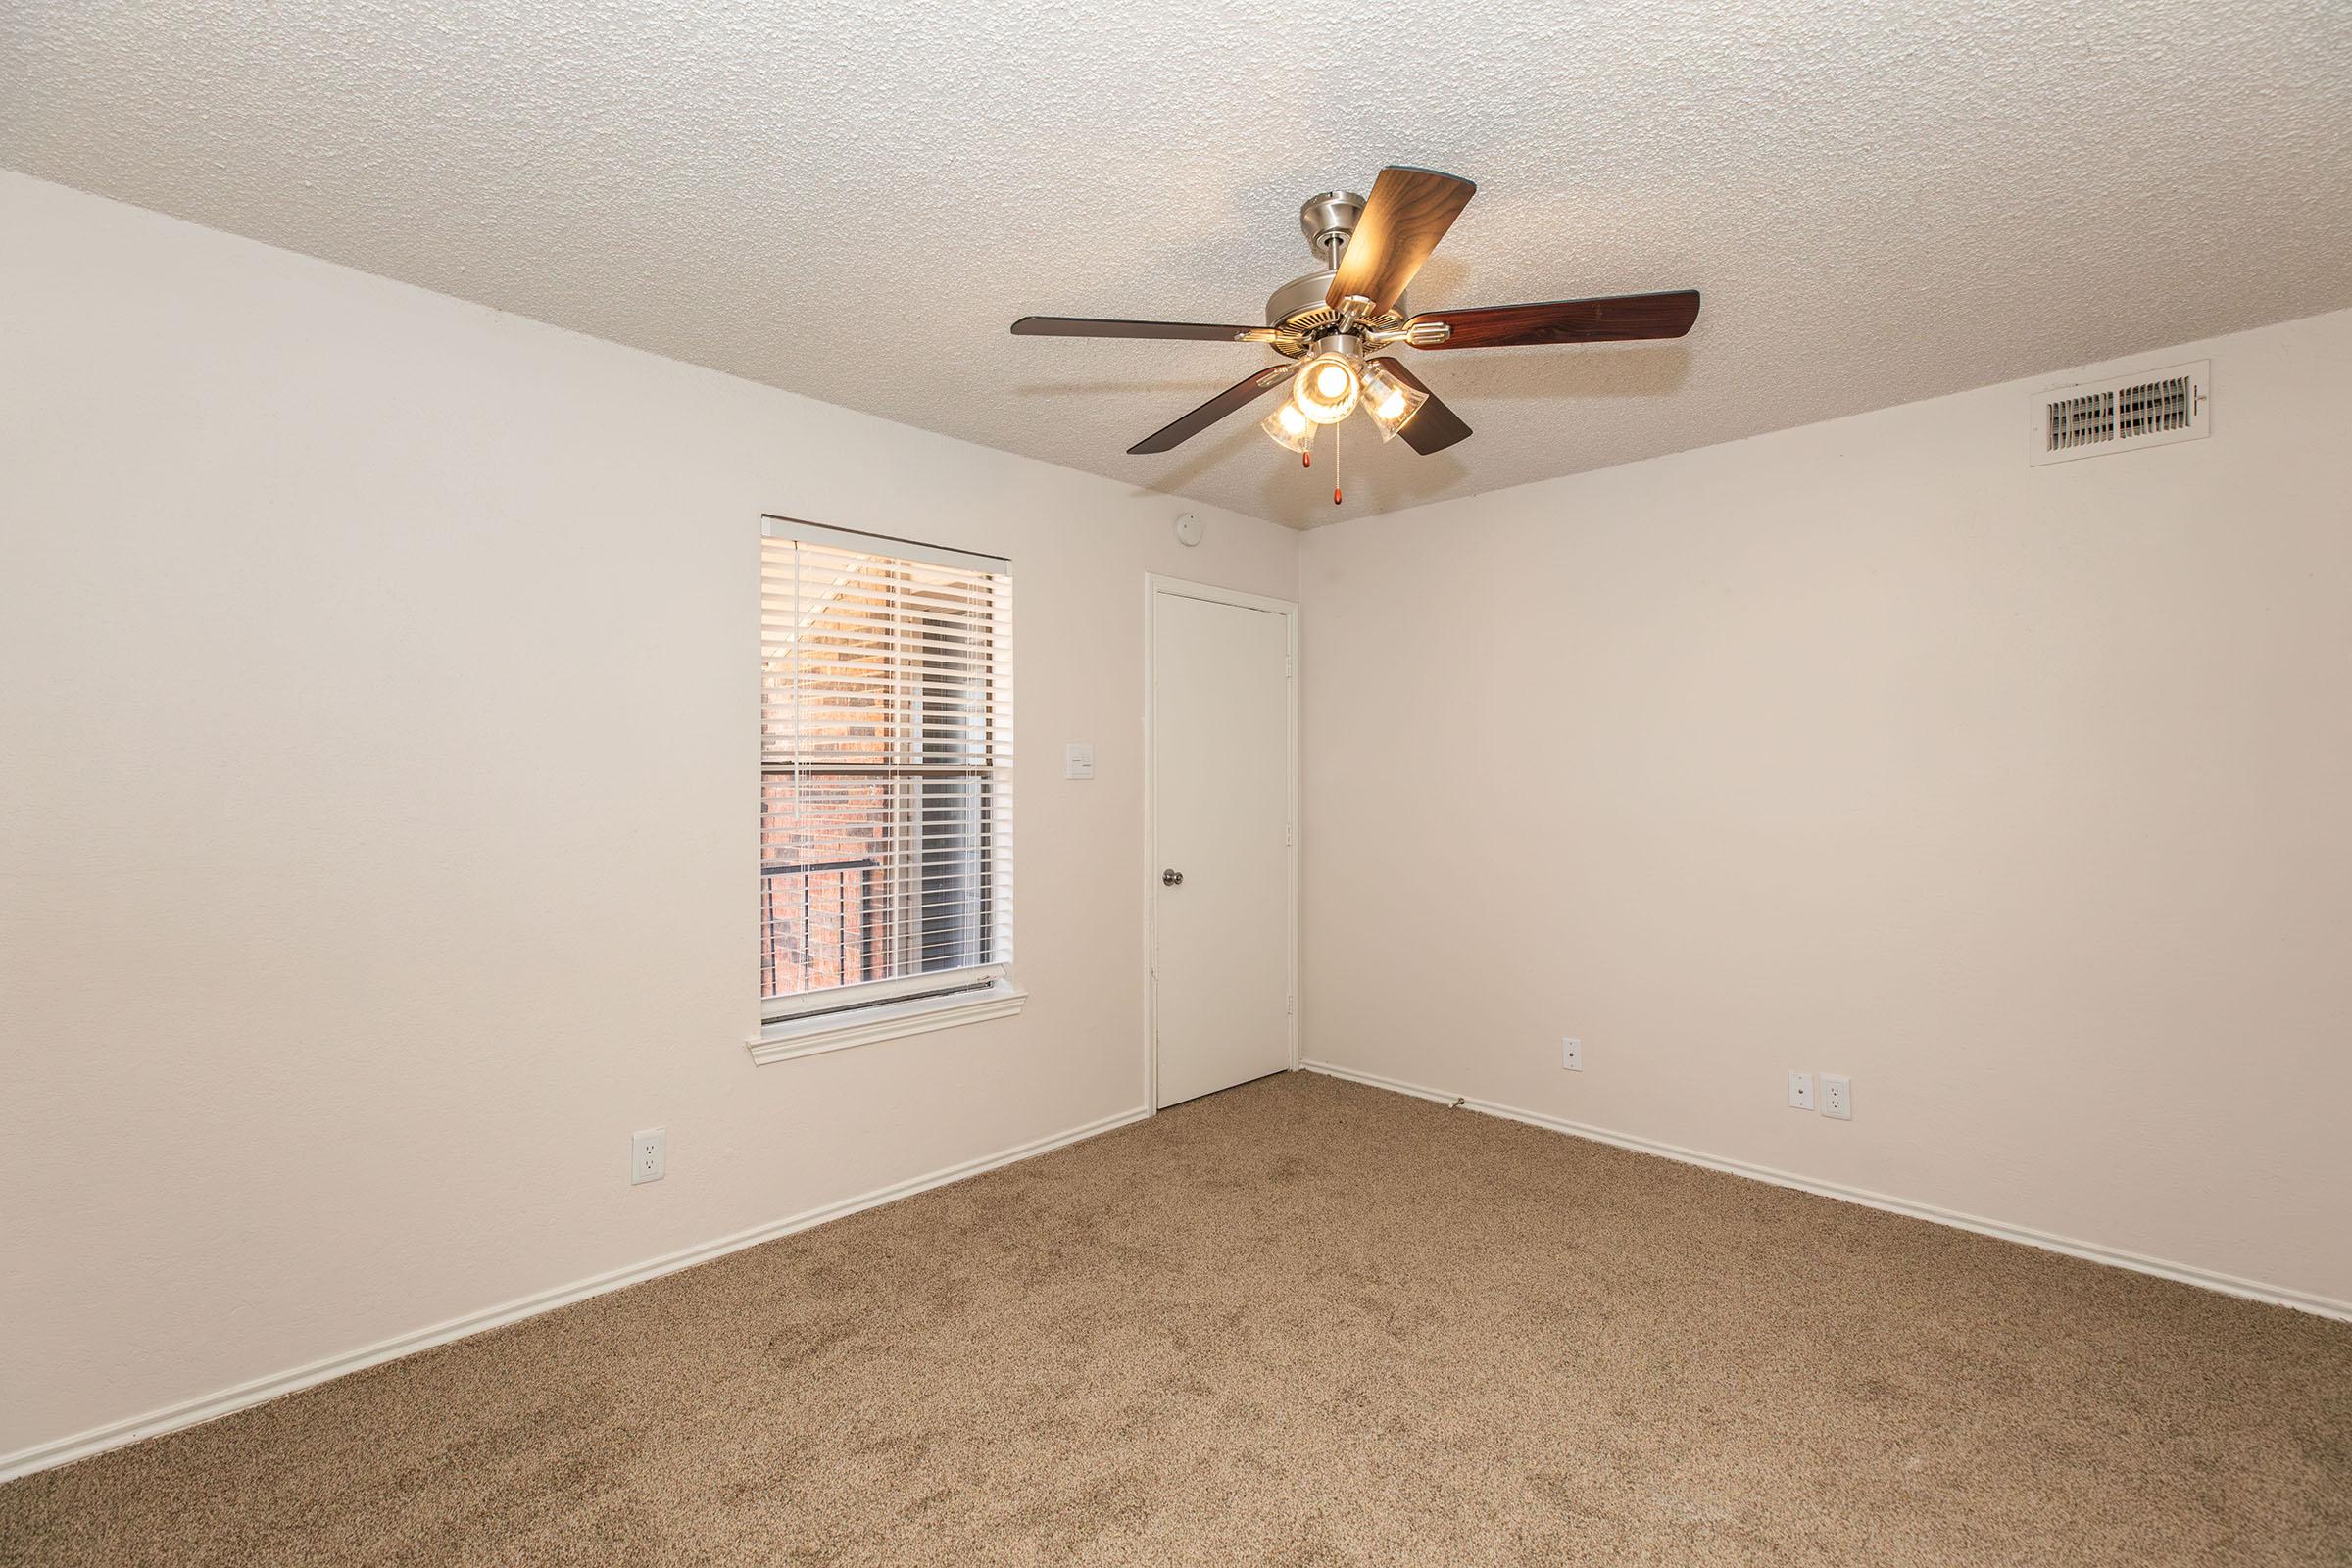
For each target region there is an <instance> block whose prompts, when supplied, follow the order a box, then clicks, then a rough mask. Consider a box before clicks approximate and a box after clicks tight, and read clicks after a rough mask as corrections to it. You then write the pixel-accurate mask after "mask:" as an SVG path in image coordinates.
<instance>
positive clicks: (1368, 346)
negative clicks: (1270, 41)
mask: <svg viewBox="0 0 2352 1568" xmlns="http://www.w3.org/2000/svg"><path fill="white" fill-rule="evenodd" d="M1477 189H1478V187H1477V186H1476V185H1473V184H1472V183H1471V182H1470V181H1468V180H1466V179H1461V178H1458V177H1457V176H1455V175H1452V174H1442V173H1439V172H1436V171H1435V170H1429V169H1413V168H1408V167H1406V166H1403V165H1392V166H1390V167H1389V168H1387V169H1384V170H1382V171H1381V172H1380V177H1379V178H1378V179H1376V180H1374V181H1373V184H1372V194H1371V195H1370V196H1369V197H1365V196H1358V195H1356V194H1355V193H1354V192H1352V191H1325V192H1324V193H1323V194H1322V195H1320V196H1311V197H1309V198H1307V201H1306V203H1305V205H1303V206H1302V207H1300V208H1299V229H1300V231H1301V232H1303V233H1304V234H1305V235H1306V241H1307V247H1308V249H1309V250H1310V251H1311V252H1312V253H1313V255H1314V257H1315V260H1316V261H1317V262H1319V263H1320V264H1322V265H1321V269H1320V270H1317V271H1312V272H1308V273H1306V274H1305V275H1304V276H1302V277H1295V278H1293V279H1291V281H1289V282H1288V283H1285V284H1283V285H1282V287H1280V288H1278V289H1276V290H1275V291H1274V292H1273V294H1272V295H1271V296H1270V297H1269V298H1268V299H1267V300H1266V324H1265V325H1263V326H1215V325H1210V324H1207V323H1204V322H1195V321H1130V320H1115V319H1094V318H1086V317H1066V316H1024V317H1022V318H1021V319H1019V320H1017V321H1015V322H1013V323H1012V330H1013V331H1014V333H1015V334H1017V335H1019V336H1023V337H1130V338H1154V339H1172V340H1187V341H1193V342H1210V343H1217V342H1222V343H1261V344H1264V345H1265V346H1266V347H1267V348H1269V349H1271V350H1273V351H1274V352H1275V353H1276V354H1278V355H1280V356H1282V358H1283V360H1284V362H1285V363H1284V364H1280V365H1275V366H1271V367H1266V368H1260V369H1258V370H1256V371H1255V372H1253V373H1252V374H1250V376H1249V377H1248V378H1247V379H1245V380H1242V381H1238V382H1236V383H1235V384H1234V385H1232V386H1230V387H1228V388H1226V389H1225V390H1224V391H1223V392H1220V393H1218V394H1217V395H1216V396H1215V397H1213V398H1211V399H1209V400H1208V401H1207V402H1206V403H1203V404H1202V405H1201V407H1199V408H1197V409H1195V410H1193V411H1192V412H1191V413H1189V414H1186V415H1185V416H1183V417H1181V418H1179V419H1177V420H1175V421H1174V422H1173V423H1171V424H1168V425H1166V426H1164V427H1162V428H1161V429H1158V430H1155V431H1153V432H1152V434H1150V435H1148V436H1146V437H1144V439H1143V440H1141V441H1138V442H1137V443H1136V444H1135V445H1134V446H1132V447H1129V448H1128V449H1127V450H1128V451H1129V452H1130V453H1132V454H1138V455H1140V454H1145V453H1157V452H1166V451H1169V450H1171V449H1173V448H1174V447H1176V446H1178V445H1180V444H1181V443H1183V442H1185V441H1188V440H1190V439H1191V438H1192V437H1194V436H1196V435H1199V434H1200V433H1201V431H1203V430H1205V429H1207V428H1208V427H1209V426H1210V425H1212V424H1215V423H1216V422H1217V421H1219V420H1220V419H1223V418H1224V417H1226V416H1228V415H1231V414H1235V413H1238V412H1239V411H1240V410H1242V409H1244V408H1246V407H1248V406H1249V405H1250V404H1251V403H1254V402H1256V401H1257V400H1258V399H1259V398H1261V397H1263V396H1264V395H1265V394H1267V393H1268V392H1271V391H1273V390H1274V389H1275V388H1277V387H1282V386H1286V385H1287V386H1288V387H1289V389H1290V395H1289V396H1288V397H1286V398H1285V399H1284V400H1283V402H1282V404H1281V406H1280V407H1278V408H1276V409H1275V411H1274V412H1273V414H1271V415H1269V416H1268V417H1266V418H1265V419H1263V420H1262V421H1260V424H1259V428H1260V429H1262V430H1264V431H1265V432H1266V434H1267V435H1268V436H1269V437H1271V438H1272V439H1273V440H1274V441H1275V443H1276V444H1278V445H1280V446H1282V447H1285V448H1288V449H1289V450H1290V451H1293V452H1296V453H1298V454H1299V457H1300V458H1301V459H1302V460H1304V461H1305V462H1306V463H1308V464H1310V465H1311V464H1312V463H1313V461H1314V458H1313V451H1314V444H1315V433H1316V431H1317V430H1318V429H1320V428H1321V427H1323V426H1324V425H1333V426H1337V425H1338V424H1339V423H1341V422H1342V421H1343V420H1345V419H1346V418H1348V416H1349V415H1351V414H1354V413H1356V412H1357V411H1358V410H1361V411H1362V412H1363V413H1364V414H1365V415H1366V416H1367V417H1370V419H1371V420H1372V422H1373V424H1374V425H1375V426H1377V427H1378V428H1379V430H1380V438H1381V440H1382V442H1383V443H1384V444H1385V443H1387V442H1389V441H1393V440H1395V439H1396V438H1397V436H1400V435H1401V436H1403V437H1404V441H1405V445H1407V446H1409V447H1411V448H1412V449H1413V450H1414V451H1415V452H1418V453H1420V454H1422V455H1423V456H1428V455H1429V454H1431V453H1435V452H1443V451H1444V450H1445V449H1446V448H1447V447H1449V446H1452V445H1453V444H1454V443H1455V442H1457V441H1461V440H1464V439H1466V438H1467V437H1468V436H1469V434H1470V426H1469V425H1468V424H1467V423H1466V422H1465V421H1464V420H1463V419H1462V417H1461V416H1459V415H1457V414H1455V413H1454V412H1453V411H1452V410H1451V409H1449V408H1447V407H1446V404H1445V402H1444V401H1443V400H1442V399H1440V398H1439V397H1438V396H1437V394H1436V393H1434V392H1432V391H1431V390H1430V389H1429V388H1428V387H1427V386H1426V385H1424V384H1423V383H1422V381H1421V379H1420V378H1419V377H1418V376H1416V375H1414V374H1413V373H1412V372H1411V371H1410V370H1408V369H1406V368H1404V367H1403V366H1402V365H1400V364H1399V363H1397V361H1396V360H1395V359H1391V358H1386V357H1383V356H1384V351H1386V350H1389V349H1394V348H1413V349H1423V350H1447V349H1466V348H1482V349H1495V348H1522V347H1530V346H1536V345H1553V344H1572V343H1616V342H1628V341H1632V340H1636V339H1645V338H1672V337H1681V336H1682V335H1683V334H1684V333H1686V332H1688V331H1690V330H1691V322H1692V321H1694V320H1696V319H1698V291H1697V290H1696V289H1678V290H1673V291H1669V292H1666V293H1658V294H1623V295H1615V296H1610V297H1606V298H1600V299H1587V300H1553V301H1548V302H1544V303H1539V304H1531V305H1498V306H1488V307H1483V308H1472V309H1464V310H1458V311H1430V312H1424V313H1422V314H1419V315H1414V314H1412V313H1411V312H1410V311H1409V309H1408V308H1407V306H1406V304H1405V298H1404V291H1405V288H1406V286H1407V285H1408V284H1410V283H1411V282H1412V280H1413V275H1414V274H1415V273H1416V272H1418V271H1420V270H1421V264H1422V263H1423V262H1426V261H1427V260H1429V256H1430V253H1431V252H1432V251H1434V250H1436V249H1437V245H1438V241H1439V240H1441V239H1443V238H1445V237H1446V230H1447V229H1448V228H1450V227H1452V226H1453V221H1454V220H1455V219H1456V218H1458V217H1460V216H1461V212H1462V209H1463V208H1464V207H1465V206H1467V205H1468V204H1469V201H1470V198H1471V196H1472V195H1473V194H1475V193H1476V191H1477ZM1339 499H1340V492H1339V490H1338V488H1337V487H1336V486H1335V487H1334V488H1333V490H1332V500H1333V502H1334V503H1337V502H1338V501H1339Z"/></svg>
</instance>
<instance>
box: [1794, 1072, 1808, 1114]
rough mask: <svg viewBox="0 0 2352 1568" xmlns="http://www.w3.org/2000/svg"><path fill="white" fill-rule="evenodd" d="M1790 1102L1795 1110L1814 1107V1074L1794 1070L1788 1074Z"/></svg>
mask: <svg viewBox="0 0 2352 1568" xmlns="http://www.w3.org/2000/svg"><path fill="white" fill-rule="evenodd" d="M1789 1107H1790V1108H1791V1109H1794V1110H1811V1109H1812V1108H1813V1075H1812V1074H1811V1073H1809V1072H1792V1073H1790V1074H1789Z"/></svg>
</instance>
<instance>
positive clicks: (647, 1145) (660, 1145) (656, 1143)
mask: <svg viewBox="0 0 2352 1568" xmlns="http://www.w3.org/2000/svg"><path fill="white" fill-rule="evenodd" d="M668 1166H669V1132H668V1129H666V1128H662V1127H656V1128H653V1129H651V1130H650V1131H647V1132H642V1133H638V1134H636V1135H635V1136H634V1137H632V1138H630V1140H629V1185H630V1186H632V1187H638V1186H642V1185H644V1184H645V1183H647V1182H658V1181H660V1180H661V1179H662V1175H663V1174H664V1173H665V1172H666V1170H667V1169H668Z"/></svg>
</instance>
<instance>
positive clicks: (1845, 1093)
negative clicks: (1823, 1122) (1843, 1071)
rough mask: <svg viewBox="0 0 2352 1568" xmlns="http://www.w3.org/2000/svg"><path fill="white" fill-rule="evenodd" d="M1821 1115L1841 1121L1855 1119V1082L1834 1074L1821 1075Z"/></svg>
mask: <svg viewBox="0 0 2352 1568" xmlns="http://www.w3.org/2000/svg"><path fill="white" fill-rule="evenodd" d="M1821 1113H1822V1114H1823V1115H1824V1116H1835V1117H1836V1118H1837V1119H1838V1120H1839V1121H1852V1120H1853V1119H1854V1081H1853V1080H1852V1079H1851V1078H1841V1077H1839V1076H1838V1074H1836V1073H1834V1072H1825V1073H1823V1074H1822V1075H1821Z"/></svg>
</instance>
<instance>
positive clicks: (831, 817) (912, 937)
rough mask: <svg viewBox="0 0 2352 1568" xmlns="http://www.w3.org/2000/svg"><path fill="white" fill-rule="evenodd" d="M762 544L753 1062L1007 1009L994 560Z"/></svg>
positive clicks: (1008, 733) (1007, 868)
mask: <svg viewBox="0 0 2352 1568" xmlns="http://www.w3.org/2000/svg"><path fill="white" fill-rule="evenodd" d="M764 527H765V534H764V537H763V538H762V539H761V541H760V627H761V643H762V648H761V660H762V665H763V676H762V682H761V697H760V775H761V776H760V997H761V1008H762V1018H763V1021H764V1022H765V1023H766V1024H767V1028H766V1029H764V1030H763V1031H762V1035H761V1036H760V1038H759V1039H758V1040H756V1041H755V1042H754V1050H755V1054H760V1044H761V1042H763V1041H764V1042H767V1043H771V1044H772V1043H774V1042H776V1041H778V1040H779V1039H782V1040H784V1041H786V1042H787V1046H788V1048H790V1049H788V1050H786V1051H783V1052H779V1053H778V1054H799V1048H800V1047H802V1046H804V1045H809V1043H811V1042H813V1045H812V1046H811V1047H810V1048H812V1049H831V1047H832V1044H833V1041H832V1040H831V1038H830V1035H829V1033H828V1025H829V1024H841V1023H846V1024H848V1025H849V1026H850V1027H851V1029H852V1030H853V1031H855V1032H858V1033H859V1034H860V1035H861V1036H862V1037H864V1038H879V1037H880V1036H881V1035H887V1034H899V1033H909V1032H912V1031H913V1030H914V1029H917V1028H931V1027H938V1026H939V1025H938V1023H937V1022H931V1021H920V1020H925V1019H931V1018H935V1017H938V1016H941V1015H942V1009H941V1007H940V1006H938V1005H922V1002H921V999H933V998H938V997H941V996H943V995H944V994H954V995H953V997H952V998H951V999H950V1002H949V1009H950V1010H952V1009H954V1008H956V1007H957V1006H961V1007H963V1008H964V1010H966V1011H969V1009H970V1005H973V1004H975V1003H977V1004H978V1005H988V1006H992V1007H993V1010H995V1011H1005V1010H1011V1009H1010V1008H1009V1007H1005V1006H999V1005H996V1004H999V1003H1002V1002H1004V1001H1005V1000H1006V999H1010V1000H1012V1001H1013V1002H1015V1003H1017V1000H1018V995H1019V994H1018V993H1017V992H1014V991H1012V990H1011V989H1010V987H1009V985H1008V984H1006V982H1005V966H1006V965H1007V964H1008V963H1009V962H1010V960H1011V957H1012V945H1011V938H1012V874H1011V846H1012V637H1011V631H1012V622H1011V614H1012V577H1011V574H1010V571H1009V569H1008V565H1007V563H1005V561H1003V560H1000V559H998V558H996V557H993V556H978V555H970V554H966V553H962V552H958V551H952V550H937V549H932V548H930V547H928V546H923V545H915V544H908V543H906V542H904V541H901V540H895V539H884V538H879V537H876V536H873V535H868V534H857V533H848V532H843V531H841V530H837V529H829V528H819V527H815V526H812V525H810V524H807V523H799V522H789V521H784V520H781V519H777V518H769V519H767V521H766V523H765V525H764ZM980 993H986V995H985V996H981V995H978V994H980ZM983 1015H985V1014H983ZM908 1019H913V1020H918V1021H915V1022H913V1023H912V1024H911V1025H910V1026H909V1027H890V1025H892V1024H895V1023H899V1022H903V1021H906V1020H908ZM795 1021H798V1022H799V1023H800V1024H801V1025H802V1026H803V1027H801V1028H799V1029H797V1030H796V1029H794V1028H791V1027H788V1026H790V1025H792V1024H794V1023H795ZM947 1021H960V1019H959V1018H957V1017H954V1016H949V1017H948V1019H947ZM877 1024H879V1025H881V1026H882V1027H881V1028H880V1029H879V1033H876V1032H875V1028H876V1025H877ZM809 1025H814V1027H813V1028H811V1027H809ZM780 1026H787V1027H780ZM839 1043H843V1044H857V1043H858V1039H856V1038H852V1039H847V1040H843V1041H840V1042H839ZM762 1059H767V1058H766V1056H765V1055H762Z"/></svg>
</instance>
